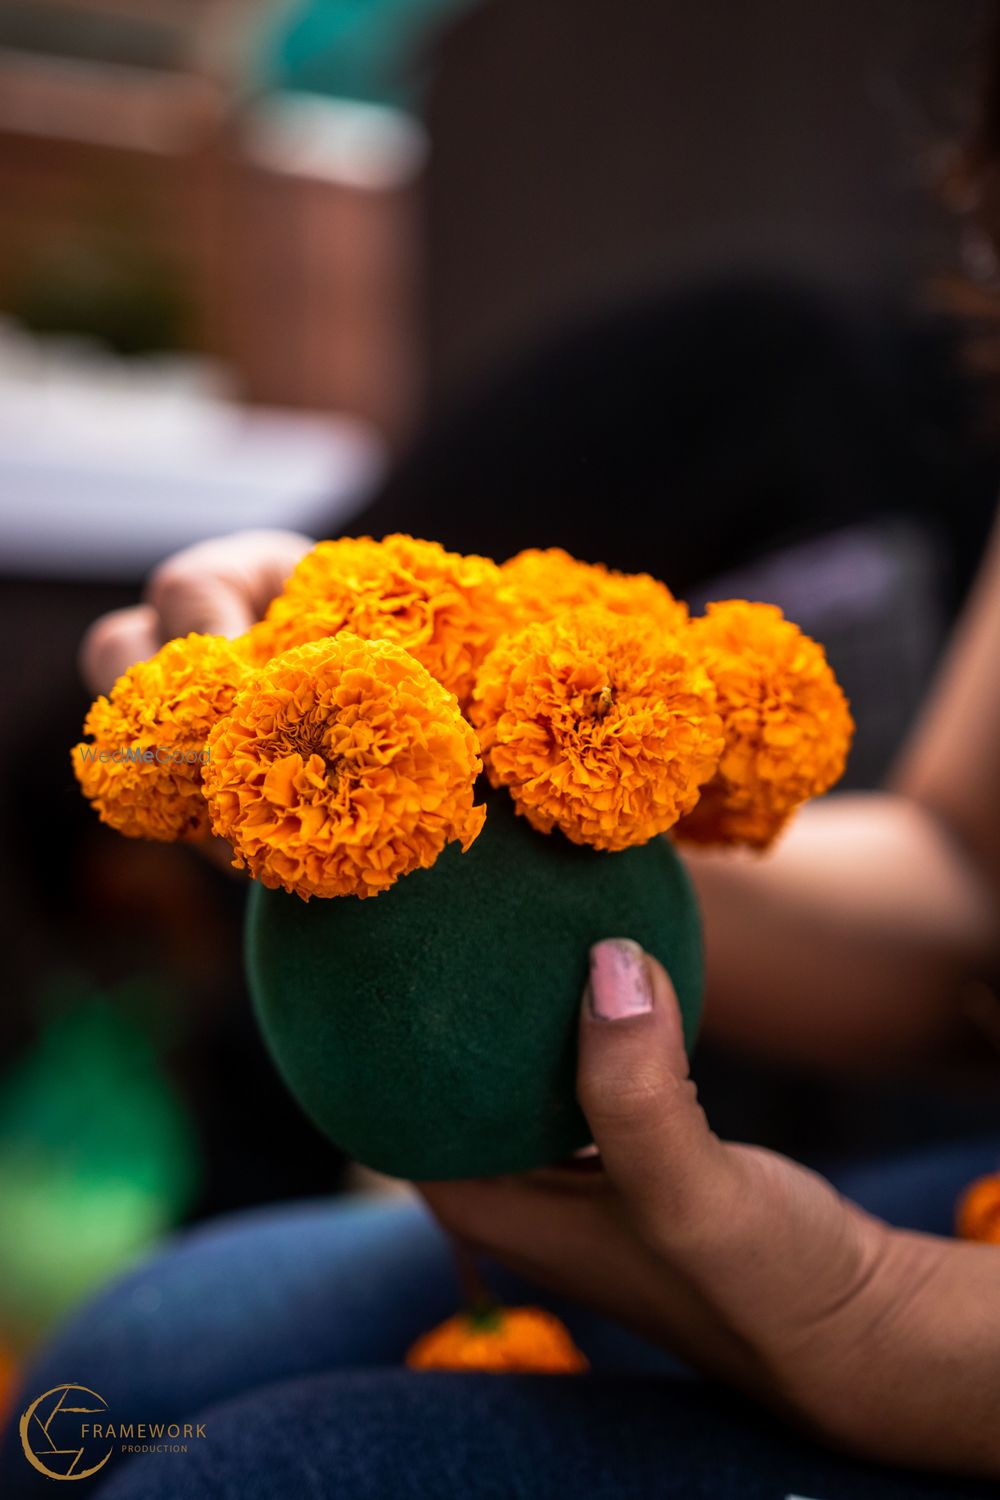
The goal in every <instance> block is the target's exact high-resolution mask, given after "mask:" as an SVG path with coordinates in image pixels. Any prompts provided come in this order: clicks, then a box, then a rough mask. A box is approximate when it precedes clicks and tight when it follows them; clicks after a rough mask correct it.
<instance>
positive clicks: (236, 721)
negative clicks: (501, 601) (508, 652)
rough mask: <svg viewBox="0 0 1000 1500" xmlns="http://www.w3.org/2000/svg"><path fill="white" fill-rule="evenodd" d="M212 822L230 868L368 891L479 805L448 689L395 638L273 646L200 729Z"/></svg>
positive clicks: (422, 854)
mask: <svg viewBox="0 0 1000 1500" xmlns="http://www.w3.org/2000/svg"><path fill="white" fill-rule="evenodd" d="M209 748H210V751H211V758H210V761H209V763H208V764H207V765H206V767H205V792H206V795H207V797H208V799H209V805H210V808H211V814H212V827H213V829H214V831H215V832H216V833H218V834H221V835H222V837H223V838H226V839H229V841H230V843H231V844H232V846H233V851H234V854H235V859H234V861H233V863H234V865H235V866H236V868H237V869H243V868H247V869H249V871H250V874H251V875H252V876H254V878H255V879H257V880H260V881H262V882H263V884H264V885H266V886H270V887H272V888H276V887H278V886H281V887H283V888H284V889H285V890H286V891H294V892H296V893H297V894H298V895H299V896H301V897H303V899H305V900H308V899H309V897H310V896H361V897H364V896H375V895H378V893H379V892H380V891H384V890H386V889H387V888H388V887H389V886H391V885H392V884H393V883H394V882H395V881H396V880H398V879H399V877H400V876H401V875H406V874H408V873H409V872H410V871H411V870H416V869H419V868H426V867H427V866H428V865H432V864H433V863H434V861H435V860H436V859H437V857H438V855H439V854H440V853H441V850H442V849H443V848H444V846H445V845H446V844H448V843H450V842H451V841H452V840H455V839H457V840H459V841H460V842H461V845H462V848H463V850H465V849H468V847H469V845H470V844H471V843H472V842H473V840H474V839H475V838H476V837H477V836H478V834H479V832H480V830H481V828H482V826H483V821H484V819H485V817H486V810H485V808H484V807H475V806H473V792H474V787H475V781H476V776H477V775H478V773H479V771H480V770H481V769H482V762H481V761H480V759H479V756H478V754H477V747H476V737H475V734H474V733H473V731H472V729H471V727H470V726H469V725H468V724H467V723H466V721H465V720H464V719H463V717H462V714H461V710H460V709H459V706H458V703H457V701H456V699H455V697H454V695H453V694H452V693H449V692H448V691H447V689H445V688H443V687H442V686H441V684H440V683H439V682H436V681H435V679H434V678H433V677H432V676H431V675H430V673H429V672H428V671H427V669H426V668H425V667H422V666H421V665H420V663H419V662H417V661H415V660H414V659H413V657H412V656H410V655H409V653H408V652H406V651H404V650H403V648H402V647H401V646H397V645H394V644H393V643H392V642H390V641H363V640H360V639H359V638H358V636H356V635H350V634H341V635H338V636H335V637H332V638H327V639H324V640H320V641H314V642H312V643H311V644H308V645H305V646H299V647H296V648H295V649H293V650H291V651H286V652H285V653H284V654H283V655H281V656H277V657H275V658H274V660H273V661H271V662H270V663H269V664H268V666H266V667H264V668H262V669H261V670H260V672H259V673H258V674H257V675H256V676H255V677H254V678H253V680H252V681H251V682H250V683H249V684H248V686H247V687H246V689H245V691H244V692H242V693H240V694H239V695H238V697H237V699H236V701H235V703H234V705H233V710H232V713H231V714H229V716H228V717H227V718H225V719H222V720H221V721H220V722H219V723H218V724H217V725H216V727H215V729H214V730H213V731H212V734H211V736H210V737H209Z"/></svg>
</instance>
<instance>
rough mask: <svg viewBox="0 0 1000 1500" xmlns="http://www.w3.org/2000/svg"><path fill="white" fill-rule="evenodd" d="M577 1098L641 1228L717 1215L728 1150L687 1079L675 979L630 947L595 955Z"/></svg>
mask: <svg viewBox="0 0 1000 1500" xmlns="http://www.w3.org/2000/svg"><path fill="white" fill-rule="evenodd" d="M577 1094H578V1097H579V1100H580V1105H581V1107H582V1109H583V1111H584V1114H585V1115H586V1116H587V1121H588V1123H589V1125H590V1128H591V1130H592V1131H593V1135H594V1141H595V1143H596V1145H597V1147H598V1149H599V1151H600V1153H601V1158H602V1161H603V1163H604V1167H605V1170H606V1172H607V1174H608V1176H609V1177H610V1179H611V1181H612V1182H613V1183H614V1185H615V1186H616V1187H617V1189H618V1191H619V1192H620V1194H621V1195H622V1197H623V1198H624V1199H625V1200H626V1201H627V1202H628V1204H629V1206H630V1207H631V1208H632V1209H633V1210H634V1211H635V1212H636V1213H637V1215H639V1217H640V1218H641V1219H645V1220H647V1222H648V1221H649V1220H650V1219H651V1218H652V1219H653V1220H655V1222H656V1223H657V1225H662V1224H663V1223H664V1222H665V1221H669V1223H670V1224H671V1226H672V1229H674V1230H677V1231H681V1230H683V1229H684V1228H686V1227H689V1228H694V1229H697V1227H698V1225H699V1223H700V1221H701V1220H702V1219H703V1218H705V1217H707V1216H710V1215H714V1213H715V1212H716V1210H717V1207H718V1202H719V1196H720V1193H722V1192H724V1191H725V1189H726V1186H727V1183H726V1179H727V1178H728V1175H729V1174H728V1172H727V1161H726V1155H727V1153H726V1147H725V1146H723V1145H722V1143H721V1142H720V1141H719V1140H718V1138H717V1137H716V1136H715V1135H713V1134H712V1132H711V1130H710V1129H709V1127H708V1123H707V1121H706V1119H705V1115H704V1113H703V1111H702V1109H701V1106H700V1104H699V1103H698V1096H697V1093H696V1091H695V1088H694V1085H693V1084H692V1083H691V1081H690V1078H689V1076H688V1062H687V1056H686V1053H685V1050H684V1035H683V1029H682V1025H681V1015H680V1010H679V1008H678V1004H677V996H676V994H675V993H674V987H673V985H672V984H671V982H670V979H669V977H668V975H667V972H666V970H665V969H664V968H663V966H662V965H661V964H660V963H658V962H657V961H656V959H654V958H652V957H651V956H650V955H649V954H647V953H644V952H643V950H642V949H641V948H640V947H639V945H638V943H634V942H632V941H631V940H630V939H628V938H608V939H606V940H605V941H604V942H600V943H597V944H595V946H594V947H593V948H592V949H591V953H590V978H589V981H588V984H587V988H586V991H585V993H584V999H583V1007H582V1012H581V1017H580V1046H579V1062H578V1070H577Z"/></svg>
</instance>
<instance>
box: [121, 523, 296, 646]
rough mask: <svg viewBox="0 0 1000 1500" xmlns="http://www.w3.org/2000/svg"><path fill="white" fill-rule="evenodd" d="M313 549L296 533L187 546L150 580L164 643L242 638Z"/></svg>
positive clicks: (239, 535) (250, 533)
mask: <svg viewBox="0 0 1000 1500" xmlns="http://www.w3.org/2000/svg"><path fill="white" fill-rule="evenodd" d="M311 546H312V541H311V539H310V538H309V537H306V536H302V535H300V534H299V533H298V532H294V531H246V532H239V533H237V534H236V535H234V536H224V537H213V538H212V539H211V540H209V541H206V542H198V543H196V544H195V545H194V546H193V547H186V548H185V549H184V551H183V552H178V553H176V554H175V555H174V556H173V557H169V558H167V560H166V561H165V562H163V563H161V564H160V566H159V567H158V568H156V569H155V571H154V572H153V573H152V575H151V576H150V579H149V582H148V584H147V586H146V597H147V599H148V601H149V603H150V604H152V605H153V607H154V609H155V610H156V611H157V614H158V615H159V617H160V633H161V638H162V640H171V639H172V638H173V637H175V636H178V635H187V633H188V632H189V631H192V630H196V631H201V632H204V633H205V634H208V635H227V636H237V635H242V633H243V632H244V631H245V630H248V629H249V628H250V626H251V625H252V624H253V623H254V621H255V620H258V619H260V618H261V616H262V615H263V613H264V611H265V610H266V608H267V606H268V604H269V603H270V601H271V600H272V599H273V598H274V596H275V594H277V593H279V592H280V590H281V588H282V585H283V584H284V582H285V580H286V579H287V577H288V575H289V574H290V573H291V571H292V569H293V568H294V567H295V565H296V563H297V562H298V561H299V560H300V558H301V557H302V555H303V554H304V553H305V552H307V551H308V550H309V548H310V547H311Z"/></svg>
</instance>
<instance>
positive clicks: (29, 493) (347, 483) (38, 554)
mask: <svg viewBox="0 0 1000 1500" xmlns="http://www.w3.org/2000/svg"><path fill="white" fill-rule="evenodd" d="M384 467H385V452H384V447H383V444H382V442H381V440H380V438H379V436H378V434H377V433H376V431H375V429H374V428H372V427H369V426H368V425H367V424H366V423H364V422H362V421H359V420H358V419H356V418H354V417H340V416H326V415H321V414H308V413H301V412H292V411H277V410H266V409H263V408H248V407H241V406H239V405H237V404H236V403H235V402H233V401H232V400H230V399H228V398H227V397H226V395H225V393H224V387H223V382H222V380H221V378H220V375H219V373H218V371H217V370H215V368H214V367H213V366H211V365H210V364H209V363H208V362H206V361H201V360H198V359H192V358H187V357H183V358H182V357H170V358H158V359H155V360H154V359H147V360H135V359H130V360H121V359H117V358H116V357H114V356H113V355H109V354H107V353H106V352H104V351H102V350H100V349H98V348H96V347H93V346H90V345H86V344H82V343H77V342H73V341H69V340H56V339H45V340H35V339H32V338H29V337H28V336H26V335H24V334H23V333H20V332H18V331H16V330H14V329H12V328H10V327H9V326H4V325H0V569H2V570H3V572H5V573H7V574H8V575H10V574H15V573H16V574H29V575H33V576H46V577H62V578H102V579H107V580H109V581H114V580H118V579H122V580H130V579H133V578H136V577H139V576H141V575H142V574H143V573H144V572H145V571H146V570H147V569H148V568H149V567H151V566H152V565H153V564H154V563H156V562H157V561H159V560H160V559H161V558H163V557H165V556H166V555H167V554H168V553H170V552H173V551H175V550H176V549H177V548H179V547H184V546H187V545H188V544H189V543H191V542H195V541H200V540H202V539H203V538H205V537H210V536H218V535H220V534H221V533H223V532H226V531H235V530H239V529H242V528H245V527H259V526H280V527H289V528H292V529H294V530H301V531H305V532H309V533H313V534H315V533H317V532H319V533H322V534H327V535H328V534H329V533H330V532H331V530H335V529H336V528H337V526H338V525H341V524H344V523H346V522H347V520H348V519H349V518H350V517H351V516H353V515H354V514H356V513H357V511H358V510H360V509H361V508H362V507H363V505H364V504H365V502H366V500H367V499H368V498H369V496H370V494H371V492H372V489H373V488H374V486H375V484H376V483H377V481H378V479H379V477H380V476H381V474H382V472H383V470H384Z"/></svg>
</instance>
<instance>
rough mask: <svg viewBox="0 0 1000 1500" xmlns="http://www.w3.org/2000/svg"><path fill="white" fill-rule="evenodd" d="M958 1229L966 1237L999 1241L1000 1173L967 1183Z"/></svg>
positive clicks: (961, 1204)
mask: <svg viewBox="0 0 1000 1500" xmlns="http://www.w3.org/2000/svg"><path fill="white" fill-rule="evenodd" d="M957 1218H958V1222H957V1230H958V1233H959V1234H960V1235H961V1237H962V1239H963V1240H982V1241H983V1242H984V1243H985V1244H988V1245H1000V1173H998V1172H991V1173H990V1175H989V1176H988V1177H980V1178H979V1179H978V1181H976V1182H974V1183H972V1185H971V1186H970V1187H967V1188H966V1190H965V1192H964V1193H963V1194H962V1197H961V1198H960V1200H959V1204H958V1215H957Z"/></svg>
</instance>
